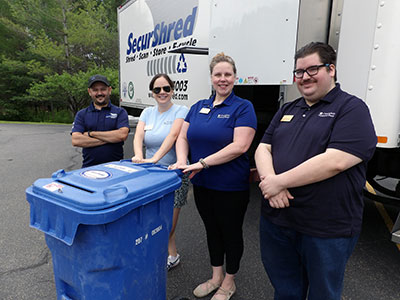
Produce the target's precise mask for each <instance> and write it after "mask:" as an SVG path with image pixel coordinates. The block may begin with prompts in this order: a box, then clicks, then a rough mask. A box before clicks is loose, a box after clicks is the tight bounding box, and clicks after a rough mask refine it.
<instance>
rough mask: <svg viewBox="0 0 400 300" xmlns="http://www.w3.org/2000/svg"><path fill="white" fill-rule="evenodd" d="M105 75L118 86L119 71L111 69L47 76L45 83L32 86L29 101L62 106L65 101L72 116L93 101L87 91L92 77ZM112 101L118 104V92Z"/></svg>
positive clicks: (115, 91)
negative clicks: (33, 100)
mask: <svg viewBox="0 0 400 300" xmlns="http://www.w3.org/2000/svg"><path fill="white" fill-rule="evenodd" d="M94 74H103V75H105V76H107V77H108V79H109V80H110V82H111V85H112V86H118V71H117V70H115V69H111V68H106V69H102V68H98V69H92V70H90V71H88V72H82V71H79V72H78V73H75V74H69V73H67V72H64V73H62V74H61V75H59V74H54V75H48V76H45V79H44V81H42V82H40V83H37V84H34V85H32V87H31V88H30V89H29V90H28V95H27V98H28V99H35V101H41V102H42V103H53V104H54V105H57V106H59V105H61V104H62V103H64V102H65V101H67V103H68V108H69V109H70V111H71V112H72V114H76V112H77V111H78V110H80V109H82V108H83V107H85V106H87V105H88V104H89V103H90V101H91V99H90V97H89V95H88V91H87V82H88V79H89V77H90V76H92V75H94ZM111 97H112V99H111V100H112V101H113V102H114V103H118V101H119V93H118V90H114V91H113V92H112V95H111Z"/></svg>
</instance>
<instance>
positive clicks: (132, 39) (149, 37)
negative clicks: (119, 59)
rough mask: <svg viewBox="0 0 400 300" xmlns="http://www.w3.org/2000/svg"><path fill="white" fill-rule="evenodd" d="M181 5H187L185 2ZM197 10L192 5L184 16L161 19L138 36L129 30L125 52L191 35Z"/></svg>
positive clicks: (131, 52) (130, 52) (129, 52)
mask: <svg viewBox="0 0 400 300" xmlns="http://www.w3.org/2000/svg"><path fill="white" fill-rule="evenodd" d="M188 2H190V1H188ZM182 3H185V2H182ZM183 5H187V2H186V4H183ZM158 9H159V8H158ZM197 10H198V6H194V7H193V8H192V11H191V13H190V14H189V15H187V16H186V17H184V18H179V19H176V20H173V21H171V22H166V21H161V22H159V23H157V24H156V25H155V26H154V30H152V31H150V32H147V33H144V34H141V35H139V36H134V34H133V32H131V33H130V34H129V35H128V39H127V42H128V48H127V50H126V54H127V55H130V54H133V53H136V52H140V51H143V50H146V49H149V48H150V47H156V46H159V45H162V44H165V43H168V42H171V41H175V40H178V39H181V38H185V37H188V36H191V35H192V34H193V30H194V28H195V24H196V18H197ZM152 12H153V10H152ZM153 15H154V14H153ZM153 17H154V16H153ZM154 19H156V18H154Z"/></svg>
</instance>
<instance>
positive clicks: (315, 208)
mask: <svg viewBox="0 0 400 300" xmlns="http://www.w3.org/2000/svg"><path fill="white" fill-rule="evenodd" d="M376 142H377V138H376V135H375V130H374V126H373V124H372V120H371V116H370V113H369V109H368V107H367V105H366V104H365V103H364V102H363V101H362V100H361V99H359V98H357V97H355V96H352V95H350V94H348V93H346V92H344V91H342V90H341V89H340V85H339V84H336V87H335V88H334V89H332V90H331V91H330V92H329V93H328V94H327V95H326V96H325V97H324V98H323V99H321V100H320V101H319V102H318V103H316V104H314V105H312V106H308V105H307V103H306V102H305V100H304V98H299V99H297V100H295V101H293V102H291V103H287V104H285V105H284V106H282V108H281V109H280V110H279V111H278V112H277V113H276V115H275V116H274V118H273V120H272V121H271V124H270V125H269V127H268V128H267V130H266V132H265V134H264V137H263V138H262V140H261V143H265V144H270V145H271V150H272V158H273V165H274V169H275V172H276V174H280V173H283V172H285V171H287V170H290V169H292V168H294V167H296V166H297V165H299V164H301V163H302V162H304V161H305V160H307V159H309V158H311V157H313V156H315V155H318V154H321V153H323V152H325V150H326V149H327V148H334V149H338V150H342V151H344V152H347V153H350V154H353V155H355V156H357V157H359V158H360V159H362V162H361V163H359V164H357V165H356V166H353V167H352V168H350V169H347V170H346V171H344V172H341V173H339V174H337V175H336V176H334V177H331V178H328V179H326V180H323V181H320V182H316V183H313V184H309V185H306V186H301V187H297V188H290V189H289V191H290V193H291V194H292V195H293V196H294V199H293V200H290V207H288V208H284V209H274V208H271V207H270V206H269V203H268V201H263V206H262V213H263V215H264V216H265V217H267V218H268V219H269V220H270V221H271V222H273V223H275V224H277V225H280V226H285V227H290V228H292V229H295V230H297V231H299V232H302V233H305V234H309V235H311V236H318V237H350V236H354V235H356V234H358V233H359V232H360V231H361V221H362V211H363V205H364V203H363V192H362V190H363V186H364V185H365V180H366V168H367V162H368V160H369V159H370V158H371V157H372V155H373V153H374V150H375V146H376ZM323 167H324V166H321V168H323Z"/></svg>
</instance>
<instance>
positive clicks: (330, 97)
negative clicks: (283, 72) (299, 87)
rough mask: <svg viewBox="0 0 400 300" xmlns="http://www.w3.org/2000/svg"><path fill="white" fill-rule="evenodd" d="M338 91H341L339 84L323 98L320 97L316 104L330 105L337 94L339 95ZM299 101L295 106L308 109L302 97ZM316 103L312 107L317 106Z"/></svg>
mask: <svg viewBox="0 0 400 300" xmlns="http://www.w3.org/2000/svg"><path fill="white" fill-rule="evenodd" d="M340 91H341V89H340V83H335V87H334V88H333V89H331V90H330V91H329V92H328V94H326V95H325V96H324V97H322V98H321V100H320V101H318V103H320V102H321V101H322V102H328V103H332V102H333V101H334V100H335V99H336V97H337V95H338V93H340ZM299 100H300V101H298V102H297V103H296V106H300V107H309V105H308V104H307V103H306V100H305V99H304V97H301V98H300V99H299ZM318 103H316V104H314V105H317V104H318ZM314 105H312V106H314Z"/></svg>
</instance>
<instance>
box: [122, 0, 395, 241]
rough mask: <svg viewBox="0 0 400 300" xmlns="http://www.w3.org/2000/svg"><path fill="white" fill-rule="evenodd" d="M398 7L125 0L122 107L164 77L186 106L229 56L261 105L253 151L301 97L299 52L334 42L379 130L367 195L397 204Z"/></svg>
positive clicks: (376, 2) (239, 89)
mask: <svg viewBox="0 0 400 300" xmlns="http://www.w3.org/2000/svg"><path fill="white" fill-rule="evenodd" d="M399 13H400V1H397V0H388V1H381V0H370V1H365V0H352V1H344V0H327V1H320V0H308V1H300V0H268V1H265V0H250V1H243V0H201V1H200V0H165V1H157V0H132V1H128V2H127V3H126V4H125V5H123V6H121V7H120V8H119V9H118V22H119V39H120V94H121V102H120V104H121V106H123V107H125V108H126V109H127V110H128V112H129V111H130V110H132V109H135V110H136V113H137V110H141V109H143V108H145V107H147V106H150V105H154V104H155V101H154V99H153V98H152V96H151V93H150V91H149V90H148V84H149V81H150V79H151V78H152V77H153V76H154V75H155V74H157V73H167V74H169V75H170V76H171V78H172V79H173V80H174V81H175V91H174V92H175V94H174V98H173V101H174V102H175V103H177V104H182V105H186V106H188V107H190V106H191V105H192V104H193V103H195V102H197V101H198V100H200V99H204V98H208V97H209V96H210V94H211V93H212V88H211V83H210V74H209V67H208V65H209V61H210V60H211V58H212V57H213V56H214V55H215V54H217V53H219V52H224V53H226V54H227V55H230V56H232V57H233V59H234V60H235V62H236V66H237V69H238V74H237V78H236V82H235V88H234V90H235V93H236V94H237V95H239V96H241V97H243V98H246V99H249V100H251V101H252V103H253V104H254V107H255V109H256V113H257V118H258V130H257V133H256V137H255V141H254V143H253V147H252V149H253V150H254V148H255V147H256V145H257V143H258V142H259V140H260V138H261V136H262V134H263V132H264V130H265V128H266V127H267V125H268V123H269V122H270V120H271V118H272V116H273V115H274V113H275V112H276V111H277V109H278V108H279V106H280V105H281V104H282V103H284V102H286V101H291V100H293V99H295V98H297V97H298V96H299V94H298V92H297V89H296V87H295V86H294V85H293V74H292V71H293V69H294V55H295V52H296V50H297V49H299V48H301V47H302V46H304V45H305V44H307V43H309V42H311V41H322V42H328V43H329V44H331V45H332V46H333V47H334V48H335V49H336V50H337V54H338V59H337V75H338V82H340V83H341V85H342V87H343V89H344V90H346V91H348V92H349V93H351V94H355V95H356V96H358V97H360V98H361V99H363V100H364V101H365V102H366V103H367V104H368V106H369V107H370V111H371V115H372V118H373V122H374V125H375V129H376V132H377V135H378V144H377V150H376V153H375V155H374V157H373V159H372V160H371V162H370V163H369V166H368V174H367V177H368V182H369V183H370V186H372V189H369V190H366V193H368V191H369V193H368V197H369V198H372V199H374V200H377V201H381V202H384V203H388V204H392V205H400V200H399V198H400V185H399V184H398V181H399V179H400V148H399V146H400V118H399V114H400V101H399V98H400V84H399V83H398V82H397V81H398V80H397V76H396V75H397V70H398V69H399V68H398V67H400V55H399V53H400V38H399V37H398V29H399V28H400V19H399V18H398V17H397V16H398V15H399ZM382 178H390V180H378V179H382ZM396 230H400V219H399V220H398V222H397V224H396V225H395V230H394V231H396ZM397 234H398V236H397V237H396V236H395V235H393V239H394V240H395V241H397V242H400V234H399V233H398V232H397Z"/></svg>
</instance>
